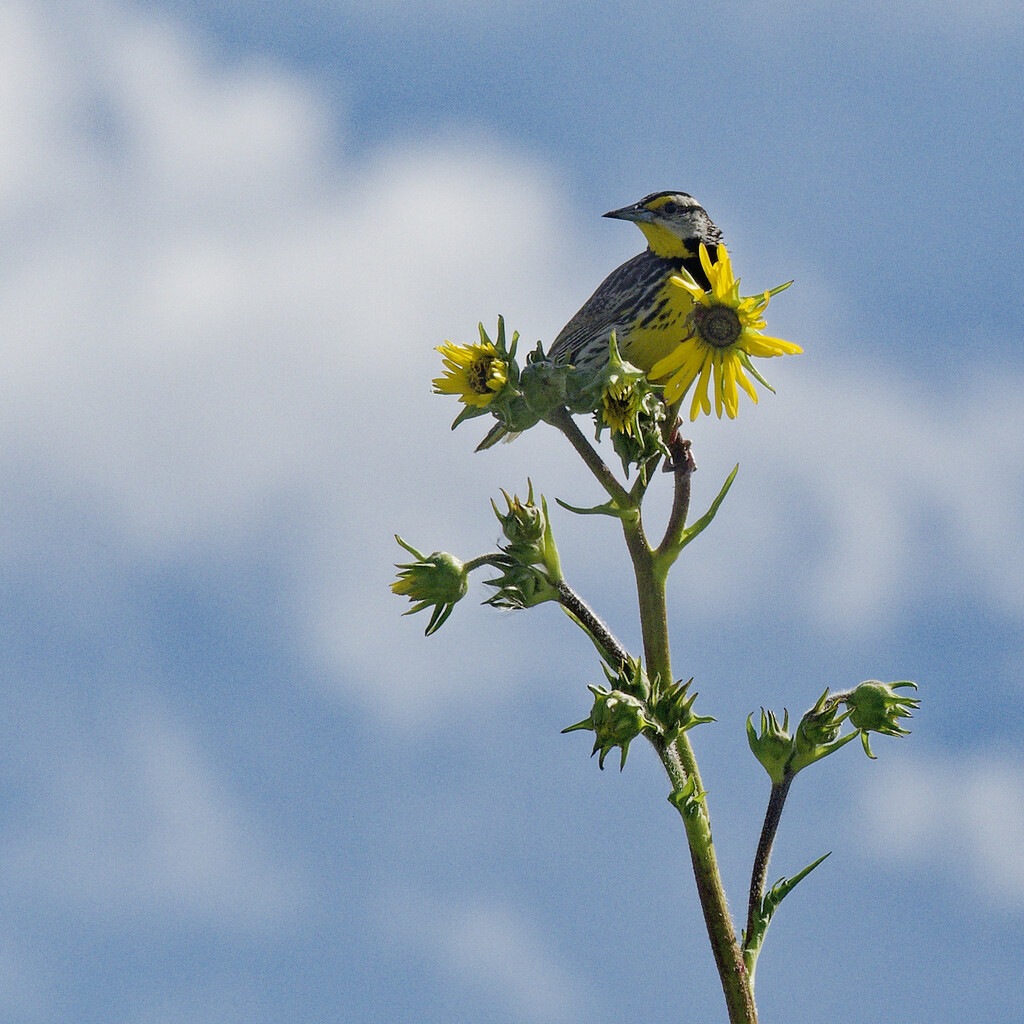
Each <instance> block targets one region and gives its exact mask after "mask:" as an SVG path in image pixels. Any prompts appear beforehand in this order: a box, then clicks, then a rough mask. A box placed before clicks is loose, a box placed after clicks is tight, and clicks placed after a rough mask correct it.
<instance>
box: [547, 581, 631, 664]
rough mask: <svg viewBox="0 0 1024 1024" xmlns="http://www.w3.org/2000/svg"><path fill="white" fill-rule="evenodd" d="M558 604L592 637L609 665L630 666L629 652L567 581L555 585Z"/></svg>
mask: <svg viewBox="0 0 1024 1024" xmlns="http://www.w3.org/2000/svg"><path fill="white" fill-rule="evenodd" d="M555 589H556V590H557V591H558V603H559V604H560V605H561V606H562V607H563V608H564V609H565V610H566V611H567V612H568V613H569V615H570V616H571V617H572V618H573V619H575V620H576V621H577V622H578V623H579V624H580V626H582V627H583V629H584V630H585V631H586V632H587V633H588V634H589V635H590V637H591V639H592V640H593V641H594V643H595V644H596V645H597V647H598V649H599V650H600V651H601V654H602V655H603V657H604V658H605V660H606V661H607V662H608V664H609V665H611V666H612V667H614V668H616V669H621V668H623V667H624V666H627V665H628V664H629V661H630V658H629V652H628V651H627V650H626V648H625V647H623V646H622V644H620V643H619V641H618V640H617V639H616V638H615V636H614V635H613V634H612V632H611V630H610V629H609V628H608V627H607V626H606V625H605V624H604V623H603V622H602V621H601V619H599V618H598V616H597V615H596V614H595V613H594V610H593V609H592V608H591V607H590V605H588V604H587V602H586V601H584V600H583V598H582V597H580V595H579V594H577V593H576V591H575V590H573V589H572V587H570V586H569V584H568V583H566V582H565V580H559V581H558V582H557V583H556V584H555Z"/></svg>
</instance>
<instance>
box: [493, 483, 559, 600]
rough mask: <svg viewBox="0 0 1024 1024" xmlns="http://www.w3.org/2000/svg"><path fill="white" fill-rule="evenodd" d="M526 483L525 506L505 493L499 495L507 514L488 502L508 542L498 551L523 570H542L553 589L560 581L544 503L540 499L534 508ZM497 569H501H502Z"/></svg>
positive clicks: (556, 552) (556, 557) (530, 487)
mask: <svg viewBox="0 0 1024 1024" xmlns="http://www.w3.org/2000/svg"><path fill="white" fill-rule="evenodd" d="M527 483H528V484H529V493H528V495H527V498H526V501H525V502H524V501H522V500H521V499H520V498H519V496H518V495H516V496H513V497H509V495H508V492H506V491H502V492H501V493H502V494H503V495H504V497H505V504H506V505H507V506H508V511H507V512H501V511H499V509H498V506H497V505H496V504H495V503H494V501H491V508H493V509H494V514H495V515H496V516H497V517H498V522H499V523H501V530H502V533H504V534H505V537H506V539H507V540H508V543H507V544H504V545H502V546H501V550H502V552H503V553H504V554H505V555H506V557H507V558H508V559H509V560H511V561H512V562H518V563H519V564H521V565H525V566H530V565H539V566H543V568H544V571H545V572H546V573H547V576H548V582H549V583H551V584H552V585H554V584H555V583H557V582H558V580H560V579H561V578H562V567H561V562H560V561H559V558H558V548H557V547H556V546H555V538H554V535H553V534H552V532H551V522H550V519H549V517H548V503H547V501H546V500H545V499H544V497H543V495H542V496H541V499H540V505H539V506H538V505H537V504H535V502H534V500H533V483H532V482H530V481H527ZM501 568H505V566H504V565H502V566H501Z"/></svg>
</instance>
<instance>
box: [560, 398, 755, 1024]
mask: <svg viewBox="0 0 1024 1024" xmlns="http://www.w3.org/2000/svg"><path fill="white" fill-rule="evenodd" d="M549 422H550V423H551V424H552V425H553V426H555V427H557V428H558V429H559V430H561V431H562V433H563V434H565V436H566V437H567V438H568V440H569V442H570V444H572V446H573V447H574V448H575V449H576V451H577V452H579V454H580V456H581V457H582V459H583V461H584V462H585V463H586V464H587V466H588V467H589V469H590V471H591V472H592V473H593V474H594V476H595V477H596V478H597V480H598V481H599V482H600V484H601V486H602V487H604V489H605V491H606V492H607V493H608V495H609V497H610V498H611V499H612V500H613V501H614V502H615V503H616V504H617V505H618V506H619V508H620V509H623V510H625V509H633V510H635V514H633V515H631V516H628V517H623V518H622V531H623V534H624V536H625V539H626V546H627V547H628V548H629V554H630V558H631V559H632V561H633V571H634V574H635V576H636V589H637V598H638V601H639V606H640V627H641V631H642V634H643V643H644V662H645V664H646V666H647V674H648V676H649V678H650V679H651V682H652V683H653V682H654V680H655V679H659V680H660V681H661V683H662V685H665V686H668V685H671V682H672V658H671V654H670V651H669V641H668V607H667V603H666V597H665V578H666V576H667V572H668V569H667V564H665V562H664V561H663V560H662V559H659V558H658V557H657V553H656V552H655V551H654V550H652V548H651V546H650V544H649V543H648V541H647V537H646V535H645V534H644V528H643V521H642V518H641V515H640V508H639V501H636V502H635V503H634V501H633V498H634V495H631V494H630V493H629V492H627V491H626V489H625V488H624V487H623V486H622V484H620V483H619V481H618V480H617V479H616V478H615V476H614V475H613V474H612V472H611V470H609V469H608V467H607V466H606V465H605V463H604V462H603V460H602V459H601V457H600V456H599V455H598V454H597V452H596V451H595V450H594V447H593V446H592V445H591V444H590V442H589V441H588V440H587V439H586V438H585V437H584V436H583V434H582V433H581V432H580V429H579V427H577V426H576V423H575V422H574V421H573V418H572V416H571V415H570V414H569V411H568V410H567V409H565V408H562V409H559V410H557V411H556V412H554V413H553V414H552V415H551V416H550V417H549ZM678 444H683V442H678ZM670 450H671V449H670ZM680 454H681V453H680ZM673 462H674V466H673V468H674V469H675V472H676V488H675V497H674V500H673V506H672V512H671V514H670V517H669V530H670V531H671V535H673V536H674V535H675V534H676V533H677V532H681V531H682V529H683V528H684V527H685V521H686V513H687V506H688V504H689V494H690V491H689V473H690V472H691V471H692V470H689V469H687V470H686V472H685V473H684V472H683V469H684V468H685V467H686V466H687V464H688V462H689V459H688V451H687V458H686V459H683V460H680V459H679V458H678V456H675V455H674V459H673ZM644 490H645V489H644V488H641V489H640V490H638V491H636V492H635V497H636V498H638V499H641V498H642V497H643V494H644ZM666 536H669V533H666ZM655 747H656V749H657V750H658V755H659V756H660V758H661V762H662V764H663V765H664V766H665V771H666V772H667V773H668V777H669V781H670V782H671V784H672V789H673V792H681V791H682V789H683V788H684V787H685V786H686V785H687V783H688V782H690V781H692V783H693V792H694V794H695V795H696V806H695V809H694V810H693V811H692V812H690V813H687V812H685V811H683V810H680V814H681V815H682V818H683V825H684V827H685V829H686V838H687V841H688V843H689V846H690V860H691V863H692V864H693V874H694V878H695V880H696V882H697V895H698V897H699V899H700V905H701V910H702V911H703V913H704V923H705V925H706V926H707V930H708V938H709V939H710V940H711V950H712V953H713V954H714V958H715V964H716V966H717V968H718V975H719V978H720V979H721V982H722V990H723V992H724V993H725V1002H726V1006H727V1008H728V1011H729V1021H730V1024H757V1008H756V1007H755V1005H754V995H753V991H752V989H751V986H750V978H749V976H748V974H747V968H746V964H745V963H744V961H743V954H742V953H741V951H740V947H739V943H738V942H737V941H736V930H735V928H734V927H733V923H732V918H731V917H730V916H729V908H728V906H727V904H726V899H725V887H724V886H723V885H722V876H721V873H720V872H719V870H718V860H717V858H716V856H715V847H714V844H713V842H712V839H711V821H710V818H709V817H708V812H707V803H706V800H705V799H704V797H703V787H702V786H701V781H700V772H699V771H698V769H697V759H696V757H695V756H694V753H693V748H692V747H691V746H690V741H689V739H687V736H686V733H682V734H680V736H679V737H678V738H677V739H676V740H675V741H674V742H673V743H670V744H665V743H655Z"/></svg>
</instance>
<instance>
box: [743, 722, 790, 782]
mask: <svg viewBox="0 0 1024 1024" xmlns="http://www.w3.org/2000/svg"><path fill="white" fill-rule="evenodd" d="M753 718H754V716H753V715H747V742H748V743H749V744H750V749H751V750H752V751H753V754H754V757H756V758H757V759H758V761H760V762H761V764H762V766H763V767H764V770H765V771H766V772H767V773H768V777H769V778H770V779H771V780H772V782H773V783H776V784H778V783H781V782H782V780H783V779H784V778H785V776H786V770H787V768H788V767H789V762H790V759H791V758H792V756H793V749H794V747H793V737H792V736H790V734H789V732H788V729H789V712H788V711H787V712H785V715H784V716H783V720H782V725H779V720H778V719H777V718H776V717H775V712H774V711H765V709H764V708H761V733H760V735H758V733H757V731H756V730H755V729H754V722H753Z"/></svg>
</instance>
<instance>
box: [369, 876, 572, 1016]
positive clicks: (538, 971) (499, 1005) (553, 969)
mask: <svg viewBox="0 0 1024 1024" xmlns="http://www.w3.org/2000/svg"><path fill="white" fill-rule="evenodd" d="M389 889H391V890H392V891H393V893H394V895H393V896H392V898H390V899H389V900H388V902H387V903H386V904H385V905H383V906H382V907H381V908H380V914H381V918H380V919H381V923H382V926H383V928H384V930H385V932H386V933H387V935H388V937H389V939H390V940H391V941H392V942H394V943H396V944H398V945H400V946H402V947H404V948H407V949H410V950H412V951H414V952H415V953H416V954H417V955H418V956H419V957H421V958H423V959H425V960H427V961H429V962H432V963H433V965H434V966H435V967H436V968H438V969H439V970H441V971H442V972H443V973H444V974H445V975H447V976H448V977H450V978H454V979H455V980H456V981H457V982H458V983H459V984H461V985H463V986H466V987H467V988H470V989H473V990H475V991H476V992H477V993H479V994H481V995H483V996H485V997H487V998H488V999H489V1000H491V1001H492V1002H493V1003H494V1004H495V1007H496V1009H498V1010H499V1012H501V1013H503V1014H507V1015H508V1017H509V1018H510V1019H514V1020H519V1021H523V1022H524V1024H534V1022H536V1024H563V1022H564V1024H568V1022H570V1021H582V1020H587V1019H590V1017H591V1016H592V1014H591V1013H590V1012H588V1010H589V1004H590V1000H589V998H588V996H587V995H586V992H585V990H584V987H583V985H582V984H581V982H580V981H579V980H578V979H576V978H574V977H572V976H571V974H570V973H569V972H568V971H567V970H566V969H565V968H564V967H563V966H562V965H561V964H560V963H559V962H558V958H557V956H556V955H554V953H553V951H552V950H550V949H548V948H547V946H546V944H545V943H544V941H543V940H542V939H541V938H540V936H539V934H538V929H537V928H536V927H535V926H534V925H533V924H532V923H530V922H529V921H527V920H525V919H524V918H523V916H522V915H521V914H520V913H518V912H517V911H515V910H514V909H512V908H510V907H508V906H506V905H504V904H501V903H499V902H496V901H493V900H479V899H464V900H449V901H441V900H436V899H432V898H427V897H424V896H422V895H420V894H418V893H416V892H415V891H413V890H410V889H402V888H401V887H398V888H397V889H396V888H394V887H391V886H389Z"/></svg>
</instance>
